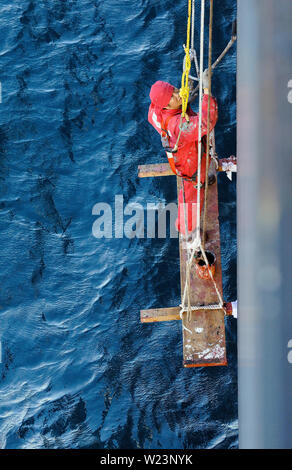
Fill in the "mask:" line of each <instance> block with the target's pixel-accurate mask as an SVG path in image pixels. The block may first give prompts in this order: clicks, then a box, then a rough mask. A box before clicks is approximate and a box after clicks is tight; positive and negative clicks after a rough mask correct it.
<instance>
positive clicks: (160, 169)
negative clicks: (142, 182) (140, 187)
mask: <svg viewBox="0 0 292 470" xmlns="http://www.w3.org/2000/svg"><path fill="white" fill-rule="evenodd" d="M171 175H172V176H174V173H173V171H172V170H171V168H170V166H169V163H168V162H166V163H154V164H152V165H139V166H138V176H139V178H148V177H149V176H171Z"/></svg>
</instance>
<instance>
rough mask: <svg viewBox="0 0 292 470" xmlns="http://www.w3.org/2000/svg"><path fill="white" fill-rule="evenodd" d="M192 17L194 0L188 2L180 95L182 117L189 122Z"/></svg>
mask: <svg viewBox="0 0 292 470" xmlns="http://www.w3.org/2000/svg"><path fill="white" fill-rule="evenodd" d="M191 15H192V0H188V25H187V44H186V46H185V48H184V49H185V55H186V56H185V67H184V71H183V74H182V77H181V89H180V91H179V94H180V96H181V98H182V117H186V119H187V120H188V116H187V115H186V110H187V107H188V101H189V92H190V88H189V73H190V70H191V58H190V33H191Z"/></svg>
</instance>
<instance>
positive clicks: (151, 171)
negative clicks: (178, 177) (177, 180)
mask: <svg viewBox="0 0 292 470" xmlns="http://www.w3.org/2000/svg"><path fill="white" fill-rule="evenodd" d="M217 171H231V172H236V171H237V161H236V158H235V157H229V158H221V159H219V161H218V168H217ZM171 175H172V176H174V173H173V171H172V169H171V168H170V166H169V163H168V162H163V163H152V164H150V165H139V166H138V176H139V178H148V177H150V176H171Z"/></svg>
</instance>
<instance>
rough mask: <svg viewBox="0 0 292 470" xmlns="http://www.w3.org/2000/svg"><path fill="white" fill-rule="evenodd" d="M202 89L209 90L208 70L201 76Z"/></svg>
mask: <svg viewBox="0 0 292 470" xmlns="http://www.w3.org/2000/svg"><path fill="white" fill-rule="evenodd" d="M202 82H203V88H209V69H205V70H204V72H203V76H202Z"/></svg>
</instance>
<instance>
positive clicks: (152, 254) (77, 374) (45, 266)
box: [0, 0, 238, 449]
mask: <svg viewBox="0 0 292 470" xmlns="http://www.w3.org/2000/svg"><path fill="white" fill-rule="evenodd" d="M196 3H198V2H196ZM186 13H187V2H186V0H179V1H177V2H172V1H171V0H161V1H156V0H144V1H140V0H136V1H133V0H123V1H117V0H112V1H106V0H105V1H100V0H66V1H64V0H14V1H13V2H12V1H4V0H0V18H1V33H0V34H1V41H0V81H1V84H2V103H1V104H0V209H1V212H0V223H1V234H0V243H1V285H0V336H1V338H0V340H1V352H2V357H1V359H2V362H1V364H0V445H1V447H2V448H7V449H11V448H16V449H20V448H138V447H139V448H157V449H159V448H162V449H163V448H233V447H237V445H238V423H237V358H236V320H234V319H233V318H228V319H227V320H226V330H227V345H228V362H229V365H228V367H217V368H216V367H215V368H200V369H184V368H183V367H182V334H181V325H180V322H172V323H165V324H163V323H162V324H153V325H152V324H149V325H142V324H140V321H139V310H140V309H141V308H151V307H163V306H165V307H167V306H176V305H178V303H179V301H180V285H179V261H178V246H177V240H171V239H166V240H165V239H157V238H156V239H147V238H144V239H138V238H133V239H128V238H122V239H117V238H112V239H96V238H95V237H94V236H93V235H92V224H93V222H94V220H95V219H96V216H93V215H92V208H93V206H94V204H96V203H98V202H107V203H108V204H110V205H111V206H112V207H113V204H114V198H115V195H118V194H120V195H123V197H124V201H125V204H126V203H129V202H139V203H141V204H143V206H144V207H145V206H146V203H147V202H153V203H157V202H159V201H162V202H165V203H168V202H174V201H176V186H175V181H174V179H173V178H172V177H165V178H156V179H152V178H149V179H142V180H139V179H138V177H137V166H138V165H139V164H146V163H156V162H158V161H162V159H164V158H165V156H164V154H163V152H162V151H161V147H160V141H159V136H158V135H156V134H155V131H154V130H153V128H151V127H150V125H149V124H148V122H147V111H148V106H149V97H148V93H149V88H150V86H151V84H152V83H153V82H154V81H156V80H158V79H162V80H167V81H169V82H171V83H173V84H175V85H177V86H179V83H180V76H181V67H182V59H183V49H182V45H183V43H184V42H185V33H186ZM235 17H236V1H235V0H221V1H220V2H215V11H214V38H213V39H214V40H213V56H214V57H216V56H217V55H219V53H221V51H222V49H223V48H224V47H225V45H226V43H227V42H228V40H229V39H230V34H231V23H232V21H233V20H234V19H235ZM198 19H199V11H197V21H196V24H197V26H198ZM207 20H208V15H207V18H206V24H207ZM195 41H196V47H197V48H198V44H199V43H198V28H196V38H195ZM206 46H207V43H206ZM235 74H236V48H235V46H233V49H232V50H231V51H230V52H229V54H228V56H227V57H226V58H225V59H224V61H222V63H221V64H220V66H218V69H216V72H214V75H213V93H214V95H215V96H216V97H217V99H218V105H219V122H218V124H217V126H216V145H217V152H218V154H219V155H220V156H229V155H231V154H235V153H236V101H235ZM219 192H220V195H219V198H220V222H221V246H222V266H223V278H224V297H225V300H226V301H228V300H234V299H235V298H236V181H235V179H233V181H232V182H231V181H229V180H228V179H227V177H226V176H225V175H223V174H221V175H220V176H219Z"/></svg>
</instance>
